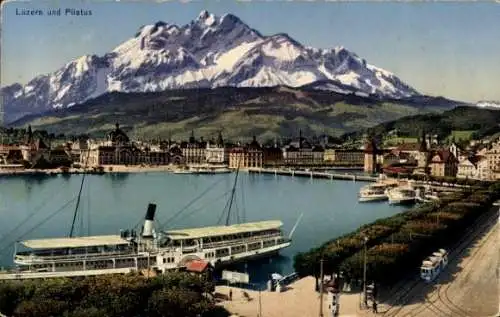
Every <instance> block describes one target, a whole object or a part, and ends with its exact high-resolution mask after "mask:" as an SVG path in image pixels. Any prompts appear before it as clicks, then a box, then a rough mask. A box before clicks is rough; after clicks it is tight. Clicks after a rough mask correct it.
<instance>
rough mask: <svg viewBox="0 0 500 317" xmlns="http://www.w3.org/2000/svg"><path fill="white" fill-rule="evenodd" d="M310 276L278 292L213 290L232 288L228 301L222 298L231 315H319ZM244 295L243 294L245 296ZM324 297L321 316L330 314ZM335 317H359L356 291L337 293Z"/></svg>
mask: <svg viewBox="0 0 500 317" xmlns="http://www.w3.org/2000/svg"><path fill="white" fill-rule="evenodd" d="M314 284H315V279H314V277H312V276H308V277H305V278H302V279H300V280H297V281H295V282H294V283H292V284H290V285H288V286H287V287H286V289H285V290H284V291H283V292H281V293H277V292H269V291H261V292H260V294H259V291H254V290H247V289H241V288H235V287H228V286H217V287H216V293H220V294H223V295H226V296H228V294H229V290H230V289H231V290H232V293H233V298H232V300H231V301H230V300H224V301H222V302H221V303H220V305H222V306H224V308H226V309H227V310H228V311H229V312H230V313H232V314H233V316H241V317H243V316H245V317H256V316H266V317H282V316H287V317H315V316H319V309H320V295H319V293H318V292H316V291H315V289H314V288H315V287H314V286H315V285H314ZM245 294H246V295H247V296H245ZM327 300H328V296H326V293H325V294H323V315H324V316H325V317H327V316H331V315H332V314H331V312H330V311H329V309H328V302H327ZM339 303H340V312H339V316H345V317H347V316H359V315H360V311H359V294H356V293H354V294H345V293H341V295H340V297H339Z"/></svg>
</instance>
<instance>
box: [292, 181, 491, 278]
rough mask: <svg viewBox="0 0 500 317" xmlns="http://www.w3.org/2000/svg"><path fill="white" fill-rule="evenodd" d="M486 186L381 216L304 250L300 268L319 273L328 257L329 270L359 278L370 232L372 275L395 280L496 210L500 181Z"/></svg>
mask: <svg viewBox="0 0 500 317" xmlns="http://www.w3.org/2000/svg"><path fill="white" fill-rule="evenodd" d="M446 181H449V180H446ZM481 186H483V187H481V188H478V189H475V190H474V191H472V190H470V189H467V190H464V191H461V192H458V193H454V194H451V195H449V196H447V197H445V198H443V199H441V200H440V201H438V202H432V203H426V204H424V205H420V206H417V207H415V208H413V209H412V210H409V211H406V212H403V213H401V214H397V215H394V216H392V217H389V218H385V219H379V220H377V221H375V222H373V223H371V224H367V225H363V226H361V227H360V228H359V229H358V230H356V231H355V232H352V233H349V234H346V235H344V236H342V237H339V238H337V239H334V240H331V241H329V242H327V243H325V244H324V245H323V246H321V247H320V248H315V249H312V250H310V251H309V252H304V253H300V254H298V255H297V256H296V257H295V259H294V267H295V270H296V272H297V273H298V274H299V275H301V276H305V275H311V274H314V275H318V272H319V270H318V267H319V260H320V259H321V258H323V259H324V260H325V266H324V267H325V268H326V269H325V273H326V274H329V273H330V272H338V271H343V272H344V275H345V276H346V278H347V279H359V278H361V277H362V274H363V272H362V270H363V265H362V261H363V259H364V237H368V239H369V240H368V242H367V250H368V251H367V262H368V263H367V266H368V268H369V269H368V274H369V276H370V278H372V279H375V280H377V282H378V283H380V284H391V283H392V282H394V281H396V280H397V279H398V278H400V277H401V276H402V275H404V274H408V272H409V271H410V270H414V267H416V266H417V267H418V265H419V262H420V261H421V260H422V258H424V257H425V256H427V255H428V253H429V252H432V251H433V248H436V245H439V246H441V247H447V245H448V244H449V243H452V242H453V241H454V240H456V238H457V237H459V236H460V235H462V234H463V232H464V230H465V229H466V228H467V226H468V225H469V224H470V223H471V222H473V221H474V220H475V219H476V218H477V217H479V215H481V214H482V213H483V212H487V211H488V210H490V209H491V207H492V204H493V202H495V201H496V200H498V199H499V198H500V182H497V183H493V184H491V183H488V186H487V187H485V183H482V184H481ZM434 251H435V250H434ZM327 270H328V271H329V272H326V271H327ZM370 271H371V273H370Z"/></svg>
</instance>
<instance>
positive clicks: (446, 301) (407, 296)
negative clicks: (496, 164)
mask: <svg viewBox="0 0 500 317" xmlns="http://www.w3.org/2000/svg"><path fill="white" fill-rule="evenodd" d="M497 217H498V211H492V210H490V211H489V212H487V213H485V214H483V215H481V216H480V217H479V218H478V219H477V220H476V221H475V222H474V224H473V225H472V226H471V227H469V229H468V230H467V231H466V232H465V233H464V235H463V236H462V238H461V239H460V240H459V241H458V242H457V243H455V247H454V248H452V250H451V251H450V252H449V256H448V258H449V264H448V265H450V262H456V261H457V260H458V259H459V258H460V257H461V256H462V255H463V253H464V251H465V250H466V249H467V248H469V247H470V245H471V244H472V243H473V242H474V241H476V240H478V237H480V235H482V234H484V233H485V232H486V231H487V230H489V229H491V223H493V224H494V223H495V221H496V218H497ZM492 232H493V231H491V232H489V233H488V234H487V235H486V236H485V237H483V241H482V242H481V245H480V246H479V247H477V246H476V250H475V251H474V253H473V254H472V255H471V256H470V257H469V258H468V259H467V262H466V264H465V265H464V266H463V269H464V270H465V268H466V266H468V267H470V265H469V264H470V263H472V261H473V260H475V259H477V255H478V253H479V251H481V250H482V246H483V245H484V243H486V242H487V241H488V239H487V237H489V235H490V234H492ZM450 260H451V261H450ZM462 263H463V262H462ZM462 273H463V272H462ZM448 274H450V273H448ZM409 282H410V284H409V285H408V286H407V287H405V284H403V286H402V287H401V288H400V289H404V291H403V292H402V294H400V295H399V297H397V298H396V299H395V301H394V302H395V303H399V304H398V306H396V305H392V306H391V307H390V308H388V309H387V310H386V311H385V312H384V313H383V316H390V317H395V316H398V314H399V313H400V312H401V311H402V310H403V309H404V308H405V307H406V306H405V305H406V304H407V303H408V302H409V301H411V300H412V299H415V298H416V297H417V296H419V295H421V294H426V295H425V296H424V298H423V300H424V303H423V304H422V305H419V306H417V307H415V308H413V309H411V310H409V311H407V312H405V313H404V315H401V316H408V317H410V316H418V315H420V314H421V313H422V312H424V311H426V310H431V311H434V313H435V310H438V311H440V312H441V313H439V314H437V316H458V317H462V316H464V317H465V316H471V315H470V312H468V311H467V310H465V309H463V308H462V307H460V306H458V305H456V304H455V303H454V302H453V301H451V299H450V297H449V294H448V290H449V288H450V287H451V283H447V284H446V285H436V284H426V283H424V282H422V281H420V280H419V279H413V280H409ZM436 286H437V288H436V289H435V290H431V289H430V288H432V287H436ZM398 292H399V290H398V291H396V292H395V293H398ZM442 292H443V294H442ZM429 293H430V294H429ZM438 303H441V304H443V305H444V306H445V307H446V308H440V307H438V306H437V304H438ZM444 309H447V310H449V312H447V311H445V310H444ZM472 316H474V315H472Z"/></svg>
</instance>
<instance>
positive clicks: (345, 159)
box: [323, 149, 365, 166]
mask: <svg viewBox="0 0 500 317" xmlns="http://www.w3.org/2000/svg"><path fill="white" fill-rule="evenodd" d="M323 160H324V161H325V162H328V163H336V164H342V165H352V166H361V165H363V164H364V160H365V155H364V151H363V150H359V149H325V150H324V152H323Z"/></svg>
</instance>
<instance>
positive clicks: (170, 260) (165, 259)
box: [163, 257, 175, 263]
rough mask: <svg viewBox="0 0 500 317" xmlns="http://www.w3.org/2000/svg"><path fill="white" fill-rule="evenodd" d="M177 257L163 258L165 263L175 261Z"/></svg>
mask: <svg viewBox="0 0 500 317" xmlns="http://www.w3.org/2000/svg"><path fill="white" fill-rule="evenodd" d="M174 262H175V258H172V257H168V258H163V263H174Z"/></svg>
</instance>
